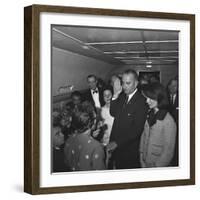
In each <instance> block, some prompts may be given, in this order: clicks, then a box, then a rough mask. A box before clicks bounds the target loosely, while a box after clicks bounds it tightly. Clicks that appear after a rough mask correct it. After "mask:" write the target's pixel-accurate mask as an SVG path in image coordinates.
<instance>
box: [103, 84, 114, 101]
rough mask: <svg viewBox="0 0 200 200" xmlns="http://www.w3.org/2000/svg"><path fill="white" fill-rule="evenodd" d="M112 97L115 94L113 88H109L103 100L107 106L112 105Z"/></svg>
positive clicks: (105, 91) (106, 89)
mask: <svg viewBox="0 0 200 200" xmlns="http://www.w3.org/2000/svg"><path fill="white" fill-rule="evenodd" d="M112 95H113V92H112V89H111V88H109V87H107V88H105V89H104V90H103V99H104V102H105V104H110V102H111V99H112Z"/></svg>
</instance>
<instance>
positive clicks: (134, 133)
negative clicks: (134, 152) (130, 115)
mask: <svg viewBox="0 0 200 200" xmlns="http://www.w3.org/2000/svg"><path fill="white" fill-rule="evenodd" d="M136 107H137V109H136V110H135V113H134V120H133V122H132V125H131V127H128V129H129V130H127V131H128V132H129V134H127V135H126V137H123V138H120V140H118V141H116V143H117V145H118V147H119V146H124V145H126V144H127V143H129V142H130V141H133V140H135V139H140V137H141V134H142V132H143V130H144V124H145V121H146V116H147V106H146V104H145V100H143V99H138V102H137V105H136Z"/></svg>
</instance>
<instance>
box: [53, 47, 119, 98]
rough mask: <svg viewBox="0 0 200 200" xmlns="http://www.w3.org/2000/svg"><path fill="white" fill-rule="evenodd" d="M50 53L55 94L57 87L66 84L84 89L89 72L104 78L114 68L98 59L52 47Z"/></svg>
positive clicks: (77, 88) (76, 88)
mask: <svg viewBox="0 0 200 200" xmlns="http://www.w3.org/2000/svg"><path fill="white" fill-rule="evenodd" d="M52 55H53V56H52V57H53V59H52V78H53V84H52V91H53V95H56V91H58V88H59V87H61V86H66V85H74V90H81V89H86V88H87V87H88V86H87V79H86V78H87V76H88V75H89V74H95V75H96V76H98V77H99V78H104V75H105V74H107V73H108V72H109V71H110V70H112V69H113V68H115V66H114V65H111V64H108V63H105V62H102V61H100V60H97V59H94V58H90V57H87V56H83V55H80V54H76V53H73V52H70V51H64V50H62V49H58V48H53V54H52Z"/></svg>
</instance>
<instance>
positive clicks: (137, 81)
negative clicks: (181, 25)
mask: <svg viewBox="0 0 200 200" xmlns="http://www.w3.org/2000/svg"><path fill="white" fill-rule="evenodd" d="M50 34H51V172H52V173H62V172H76V173H79V172H81V171H87V172H89V171H93V170H97V171H99V170H104V171H105V170H131V169H137V170H140V169H144V168H145V169H146V168H162V167H165V168H166V167H169V168H175V167H179V134H181V133H179V128H178V127H179V109H181V108H179V31H177V30H162V29H161V30H158V29H157V30H154V29H151V27H149V29H138V28H135V29H134V28H117V27H99V26H98V27H95V26H75V25H74V26H72V25H67V24H66V25H65V24H60V25H59V24H52V25H51V33H50Z"/></svg>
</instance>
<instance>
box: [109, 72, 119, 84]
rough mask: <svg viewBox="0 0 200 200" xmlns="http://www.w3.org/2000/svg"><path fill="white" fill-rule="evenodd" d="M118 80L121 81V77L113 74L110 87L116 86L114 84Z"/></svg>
mask: <svg viewBox="0 0 200 200" xmlns="http://www.w3.org/2000/svg"><path fill="white" fill-rule="evenodd" d="M116 79H118V80H120V77H119V76H118V75H116V74H113V75H112V76H111V78H110V85H111V86H112V87H113V86H114V82H115V80H116ZM120 82H121V80H120Z"/></svg>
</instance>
